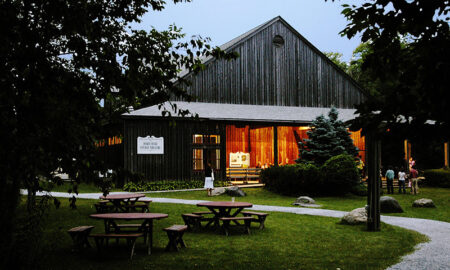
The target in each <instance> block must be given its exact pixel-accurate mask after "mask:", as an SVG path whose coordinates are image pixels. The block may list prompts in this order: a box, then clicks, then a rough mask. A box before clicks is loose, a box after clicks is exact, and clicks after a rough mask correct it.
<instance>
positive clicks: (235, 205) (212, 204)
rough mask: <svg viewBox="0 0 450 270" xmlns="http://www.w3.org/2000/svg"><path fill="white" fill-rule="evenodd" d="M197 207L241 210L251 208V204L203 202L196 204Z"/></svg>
mask: <svg viewBox="0 0 450 270" xmlns="http://www.w3.org/2000/svg"><path fill="white" fill-rule="evenodd" d="M197 206H206V207H217V208H241V207H252V206H253V204H251V203H248V202H228V201H226V202H204V203H197Z"/></svg>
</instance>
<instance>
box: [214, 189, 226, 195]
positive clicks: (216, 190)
mask: <svg viewBox="0 0 450 270" xmlns="http://www.w3.org/2000/svg"><path fill="white" fill-rule="evenodd" d="M225 192H226V190H225V188H224V187H218V188H214V189H213V190H212V191H211V195H212V196H219V195H222V194H224V193H225Z"/></svg>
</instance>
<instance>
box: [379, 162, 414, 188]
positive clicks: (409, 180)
mask: <svg viewBox="0 0 450 270" xmlns="http://www.w3.org/2000/svg"><path fill="white" fill-rule="evenodd" d="M397 176H398V193H403V194H406V184H408V187H410V188H411V194H414V195H416V194H418V193H419V183H418V178H417V177H418V176H419V173H418V171H417V170H416V168H415V165H412V166H411V167H410V169H409V174H408V173H407V172H406V170H405V169H404V168H400V169H399V170H398V174H397ZM385 177H386V183H387V193H388V194H394V178H395V172H394V169H393V168H392V167H391V166H390V167H389V168H388V170H387V171H386V174H385Z"/></svg>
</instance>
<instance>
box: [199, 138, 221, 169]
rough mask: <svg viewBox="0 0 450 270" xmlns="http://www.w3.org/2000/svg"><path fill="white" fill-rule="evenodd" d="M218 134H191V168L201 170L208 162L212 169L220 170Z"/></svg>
mask: <svg viewBox="0 0 450 270" xmlns="http://www.w3.org/2000/svg"><path fill="white" fill-rule="evenodd" d="M219 147H220V135H202V134H194V135H192V168H193V169H194V170H203V169H204V168H205V166H206V162H208V161H209V162H210V163H211V166H212V168H213V169H214V170H220V149H219Z"/></svg>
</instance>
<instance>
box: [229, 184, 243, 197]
mask: <svg viewBox="0 0 450 270" xmlns="http://www.w3.org/2000/svg"><path fill="white" fill-rule="evenodd" d="M226 193H227V194H228V195H230V196H231V197H245V196H246V195H247V194H245V192H244V191H243V190H242V189H240V188H239V187H238V186H234V187H229V188H227V189H226Z"/></svg>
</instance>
